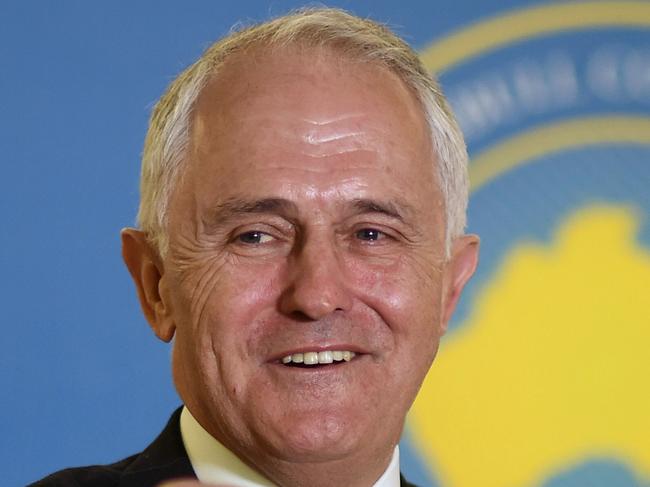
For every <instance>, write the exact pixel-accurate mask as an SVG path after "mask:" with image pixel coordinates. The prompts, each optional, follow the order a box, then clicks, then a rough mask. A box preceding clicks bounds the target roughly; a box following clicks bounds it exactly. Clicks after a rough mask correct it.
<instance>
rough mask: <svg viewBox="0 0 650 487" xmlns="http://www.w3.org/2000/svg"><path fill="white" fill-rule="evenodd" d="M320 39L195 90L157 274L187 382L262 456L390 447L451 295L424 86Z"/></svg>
mask: <svg viewBox="0 0 650 487" xmlns="http://www.w3.org/2000/svg"><path fill="white" fill-rule="evenodd" d="M312 54H313V55H309V54H308V53H307V54H306V53H304V52H303V53H298V52H290V53H285V54H281V53H275V54H272V55H268V54H267V55H266V56H264V55H262V54H259V53H258V54H257V55H254V56H248V57H246V58H244V57H243V56H242V57H241V59H238V60H236V61H234V62H232V63H230V64H229V65H228V66H227V67H226V68H225V69H224V70H223V72H222V73H220V74H219V76H218V83H217V82H213V83H211V84H210V85H208V87H207V88H206V89H205V90H204V92H203V93H202V95H201V96H200V98H199V100H198V104H197V110H196V114H195V120H194V125H193V132H192V143H191V148H190V156H189V160H188V164H187V166H186V169H185V170H184V173H183V176H182V178H181V180H180V182H179V184H178V185H177V187H176V190H175V192H174V195H173V197H172V200H171V203H170V220H169V229H168V230H169V235H170V252H169V254H168V256H167V258H166V260H165V261H164V266H163V267H164V273H163V275H162V279H161V282H160V286H159V288H160V290H161V297H162V301H163V303H164V310H165V311H164V312H165V313H166V314H167V316H168V322H171V323H172V324H173V327H175V335H176V338H175V343H174V352H173V372H174V379H175V382H176V385H177V388H178V390H179V393H180V395H181V398H182V399H183V401H184V402H185V404H186V405H187V406H188V408H189V409H190V411H191V412H192V413H193V415H194V416H195V417H196V418H197V419H198V420H199V422H200V423H201V424H202V425H203V426H204V428H206V429H207V430H208V431H209V432H210V433H211V434H212V435H213V436H215V437H216V438H218V439H220V440H221V441H222V442H223V443H224V444H225V445H226V446H228V447H230V448H231V449H232V450H233V451H235V452H236V453H238V454H239V455H240V456H242V457H244V458H246V459H248V460H249V461H250V462H251V463H255V464H258V465H259V464H260V463H264V460H268V459H270V458H274V459H277V460H280V461H302V462H320V461H326V460H335V459H338V458H342V457H345V456H349V455H352V454H359V453H360V452H366V453H368V454H369V455H370V454H374V455H376V456H377V455H378V456H380V457H381V458H385V456H386V455H388V454H389V453H390V450H392V447H393V446H394V445H395V443H396V442H397V441H398V438H399V435H400V433H401V429H402V425H403V421H404V417H405V414H406V411H407V409H408V408H409V406H410V404H411V402H412V400H413V399H414V397H415V395H416V393H417V390H418V388H419V386H420V383H421V381H422V379H423V378H424V375H425V374H426V372H427V370H428V368H429V366H430V364H431V362H432V360H433V358H434V356H435V354H436V351H437V348H438V343H439V338H440V336H441V334H442V333H443V331H444V326H445V324H446V317H447V314H446V309H447V308H449V307H450V306H452V307H453V305H450V304H449V301H450V299H452V300H453V298H449V295H450V294H453V292H452V291H450V288H451V287H452V284H451V283H452V282H453V281H454V277H453V276H450V275H449V272H450V271H449V268H450V267H449V265H447V264H446V263H445V259H444V233H445V230H444V228H445V225H444V223H445V222H444V211H443V202H442V199H441V195H440V192H439V191H438V189H437V188H438V182H437V180H436V176H435V169H434V168H435V163H436V161H435V156H434V155H433V151H432V147H431V142H430V138H429V135H428V129H427V125H426V123H425V121H424V118H423V115H422V113H421V110H420V108H419V107H418V105H417V102H416V99H415V97H414V96H413V95H412V94H411V93H410V92H409V91H408V90H407V89H406V88H405V87H404V85H403V84H402V83H401V82H400V81H398V79H397V78H396V77H395V76H394V75H392V74H390V73H389V72H387V71H386V70H383V69H380V68H376V67H371V66H368V65H361V64H351V63H348V62H342V61H340V60H337V58H336V56H335V55H329V54H324V53H320V54H317V53H312ZM461 287H462V285H461ZM314 352H345V354H338V353H332V354H331V356H330V355H328V354H327V353H325V354H321V355H322V358H323V361H325V362H326V361H328V360H329V359H330V358H331V359H332V360H334V359H336V358H341V355H344V356H345V355H347V352H353V354H355V355H354V357H353V358H352V359H351V360H350V361H345V360H342V361H334V363H331V364H319V365H306V364H305V363H304V362H307V361H311V360H313V359H314V356H313V355H312V353H314ZM300 354H302V359H303V363H302V364H299V363H295V362H293V361H292V362H290V363H287V364H285V363H283V362H285V361H287V359H286V357H289V356H293V357H296V358H297V360H300V357H301V355H300ZM347 358H349V357H347ZM283 359H284V360H283ZM386 448H388V449H389V451H388V452H387V450H386Z"/></svg>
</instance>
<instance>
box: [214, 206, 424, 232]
mask: <svg viewBox="0 0 650 487" xmlns="http://www.w3.org/2000/svg"><path fill="white" fill-rule="evenodd" d="M342 204H343V206H348V205H349V206H350V207H351V208H352V213H353V214H356V215H363V214H367V213H379V214H382V215H386V216H388V217H390V218H395V219H396V220H399V221H400V222H405V220H406V219H407V218H408V216H409V215H411V214H412V213H413V209H412V207H411V206H410V205H408V204H407V203H405V202H403V201H401V200H398V201H389V200H387V201H382V200H377V199H369V198H357V199H354V200H352V201H351V202H343V203H342ZM269 213H274V214H279V215H282V216H284V217H285V218H286V217H289V216H292V217H295V216H297V215H298V214H299V209H298V205H296V203H294V202H293V201H290V200H287V199H284V198H262V199H245V198H230V199H227V200H226V201H223V202H221V203H219V204H217V205H215V206H214V207H212V208H211V209H210V211H209V212H208V215H209V217H208V218H207V219H204V221H203V223H204V225H205V226H206V228H207V229H208V231H210V229H212V230H213V229H214V228H215V226H217V225H219V224H223V223H224V222H229V221H232V220H234V219H236V218H237V217H238V216H242V215H251V214H269Z"/></svg>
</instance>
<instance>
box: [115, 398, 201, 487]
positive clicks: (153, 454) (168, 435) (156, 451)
mask: <svg viewBox="0 0 650 487" xmlns="http://www.w3.org/2000/svg"><path fill="white" fill-rule="evenodd" d="M180 415H181V408H178V409H177V410H176V411H175V412H174V414H173V415H172V417H171V418H170V420H169V422H168V423H167V426H165V429H164V430H163V431H162V433H160V435H158V437H157V438H156V439H155V440H154V441H153V443H151V444H150V445H149V446H148V447H147V448H146V449H145V450H144V451H143V452H142V453H140V454H139V455H138V456H137V458H136V459H135V460H134V461H133V462H132V463H131V465H129V467H128V468H127V469H126V470H125V471H124V473H123V474H122V478H121V479H120V483H119V484H118V485H119V487H153V486H155V485H157V484H158V483H160V482H162V481H163V480H169V479H170V478H180V477H184V478H196V475H195V474H194V470H192V464H191V463H190V460H189V458H188V456H187V452H186V451H185V447H184V446H183V439H182V438H181V431H180Z"/></svg>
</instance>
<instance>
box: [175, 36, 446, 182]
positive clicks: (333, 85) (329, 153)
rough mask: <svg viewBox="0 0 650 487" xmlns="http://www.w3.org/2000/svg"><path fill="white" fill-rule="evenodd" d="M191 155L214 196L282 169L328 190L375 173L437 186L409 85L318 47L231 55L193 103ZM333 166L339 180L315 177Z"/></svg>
mask: <svg viewBox="0 0 650 487" xmlns="http://www.w3.org/2000/svg"><path fill="white" fill-rule="evenodd" d="M190 155H191V157H190V159H191V160H190V161H189V165H190V166H189V168H188V170H189V172H190V173H193V174H194V178H192V179H194V180H195V182H196V183H197V184H199V185H201V184H206V181H207V180H208V179H210V178H207V177H206V175H208V174H218V176H219V178H218V179H219V181H212V182H210V184H217V185H218V186H220V187H219V188H217V187H214V186H213V187H212V189H214V190H217V189H218V190H219V192H223V191H225V190H235V189H236V188H237V187H238V184H239V185H245V183H250V182H251V180H252V179H258V180H259V181H258V183H259V184H261V185H264V184H265V183H267V182H269V184H271V183H270V181H271V179H272V178H271V179H269V178H266V177H264V174H265V171H266V172H268V171H272V174H273V175H276V174H277V170H282V169H284V170H287V171H288V170H291V171H292V175H294V176H296V177H298V176H297V174H300V176H299V177H301V178H302V179H301V181H303V182H307V181H306V180H307V179H309V180H310V183H311V182H313V183H314V184H316V183H318V182H319V181H321V182H322V181H324V180H325V179H327V182H328V183H329V184H330V185H334V186H336V185H337V184H339V183H340V182H341V181H340V180H341V179H345V178H346V175H348V176H351V175H352V174H356V175H359V174H370V173H377V172H378V171H379V172H381V173H383V174H384V175H386V176H387V177H389V178H394V177H397V178H398V179H399V178H400V177H402V178H403V179H404V181H401V184H402V185H415V186H411V187H412V188H413V189H415V187H416V186H417V185H418V184H422V183H423V182H424V183H425V186H424V187H423V190H424V191H427V192H429V193H430V192H431V188H432V184H431V183H432V182H434V183H435V181H433V180H432V178H433V179H435V178H434V176H433V175H434V173H435V171H434V157H433V151H432V147H431V140H430V134H429V129H428V125H427V123H426V121H425V118H424V115H423V112H422V109H421V106H420V104H419V102H418V100H417V98H416V96H415V95H414V94H413V93H412V92H411V90H410V89H409V88H408V87H407V86H406V85H405V84H404V83H403V82H402V81H401V80H400V79H399V78H398V77H397V76H396V75H395V74H393V73H392V72H390V71H389V70H387V69H386V68H384V67H381V66H378V65H373V64H369V63H362V62H358V61H357V62H353V61H350V60H346V59H344V58H341V56H338V55H337V54H336V53H335V52H331V51H324V50H322V49H321V50H317V49H300V50H299V49H284V50H273V51H268V50H258V51H256V52H248V53H242V54H238V55H236V56H234V59H231V60H229V61H228V62H227V63H226V64H225V66H223V67H222V69H221V70H220V72H219V73H218V74H217V75H216V76H215V78H214V79H213V80H211V82H210V83H208V85H207V86H206V87H205V88H204V90H203V91H202V93H201V95H200V96H199V98H198V100H197V104H196V109H195V116H194V121H193V125H192V134H191V150H190ZM334 172H336V174H338V175H339V176H340V177H339V180H336V178H333V177H329V178H324V177H323V174H329V175H330V176H331V175H332V174H333V173H334ZM240 183H241V184H240ZM276 183H277V181H276V182H275V183H274V184H276ZM249 186H250V185H249ZM331 189H332V188H329V190H331ZM334 189H336V188H334Z"/></svg>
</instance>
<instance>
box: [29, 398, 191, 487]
mask: <svg viewBox="0 0 650 487" xmlns="http://www.w3.org/2000/svg"><path fill="white" fill-rule="evenodd" d="M180 412H181V408H178V409H177V410H176V411H175V412H174V414H173V415H172V417H171V418H170V420H169V422H168V423H167V426H166V427H165V428H164V429H163V431H162V432H161V433H160V434H159V435H158V437H157V438H156V439H155V440H154V441H153V443H151V444H150V445H149V446H148V447H147V448H145V450H144V451H142V452H141V453H138V454H136V455H132V456H130V457H128V458H125V459H124V460H120V461H119V462H116V463H112V464H109V465H92V466H88V467H77V468H67V469H65V470H61V471H59V472H55V473H53V474H52V475H49V476H47V477H45V478H44V479H42V480H39V481H38V482H35V483H33V484H30V485H29V486H28V487H86V486H92V487H118V486H119V487H149V486H154V485H158V484H159V483H160V482H162V481H163V480H169V479H172V478H180V477H194V470H193V469H192V465H191V463H190V461H189V458H188V457H187V452H186V451H185V447H184V446H183V440H182V438H181V433H180V426H179V418H180Z"/></svg>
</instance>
